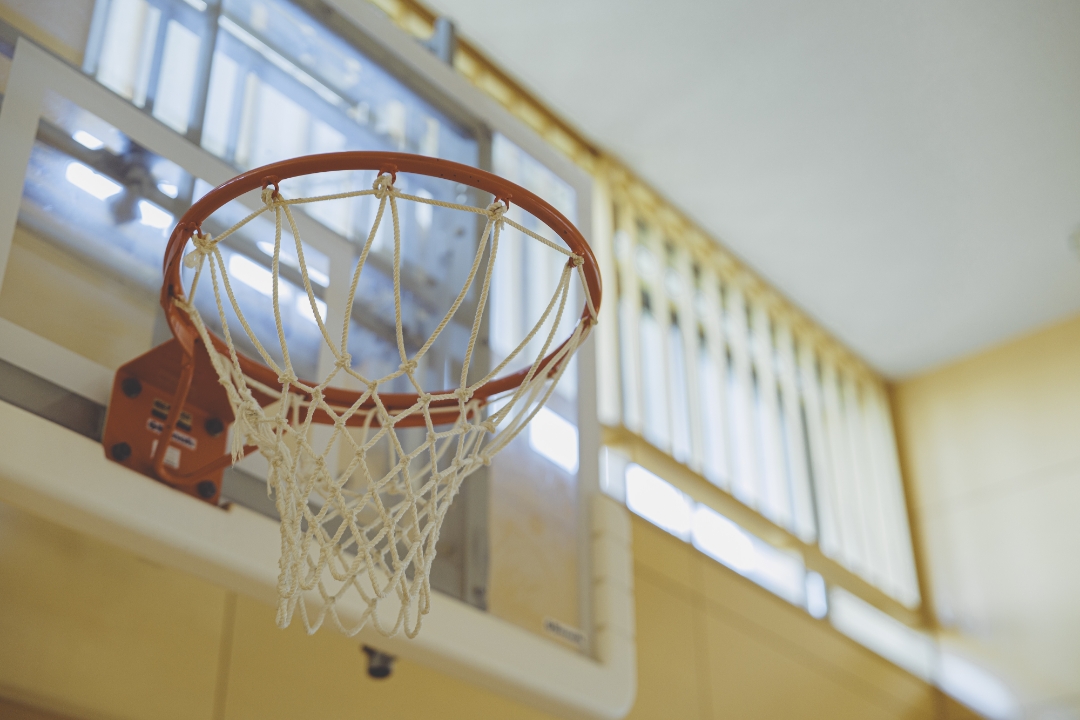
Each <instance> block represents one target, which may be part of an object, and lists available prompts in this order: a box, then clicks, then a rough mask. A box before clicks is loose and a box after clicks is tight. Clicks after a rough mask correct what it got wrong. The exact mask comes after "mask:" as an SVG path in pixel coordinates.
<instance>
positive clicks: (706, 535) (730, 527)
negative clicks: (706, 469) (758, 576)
mask: <svg viewBox="0 0 1080 720" xmlns="http://www.w3.org/2000/svg"><path fill="white" fill-rule="evenodd" d="M693 541H694V547H696V548H697V549H698V550H701V551H702V552H703V553H705V554H706V555H708V556H709V557H711V558H713V559H715V560H719V561H720V562H722V563H723V564H725V565H727V566H728V567H730V568H731V569H732V570H735V571H736V572H740V573H743V574H745V573H748V572H750V571H751V570H753V569H754V567H755V566H756V565H757V553H756V552H755V550H754V544H753V543H752V542H751V541H750V538H749V537H747V535H746V533H744V532H743V531H742V530H741V529H740V528H739V526H738V525H736V524H735V523H733V522H731V521H730V520H728V519H727V518H726V517H724V516H723V515H721V514H720V513H718V512H716V511H715V510H712V509H710V508H708V507H705V506H704V505H698V506H697V510H696V511H695V512H694V526H693Z"/></svg>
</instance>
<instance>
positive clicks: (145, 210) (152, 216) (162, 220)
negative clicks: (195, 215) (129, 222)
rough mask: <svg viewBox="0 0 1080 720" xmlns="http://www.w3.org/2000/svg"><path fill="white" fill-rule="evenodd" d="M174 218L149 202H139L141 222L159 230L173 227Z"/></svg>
mask: <svg viewBox="0 0 1080 720" xmlns="http://www.w3.org/2000/svg"><path fill="white" fill-rule="evenodd" d="M172 221H173V216H172V215H171V214H169V213H167V212H165V211H164V210H162V209H161V208H159V207H158V206H157V205H155V204H154V203H152V202H149V201H147V200H140V201H139V222H141V223H142V224H143V225H147V226H149V227H152V228H157V229H158V230H164V229H166V228H168V227H169V226H170V225H172Z"/></svg>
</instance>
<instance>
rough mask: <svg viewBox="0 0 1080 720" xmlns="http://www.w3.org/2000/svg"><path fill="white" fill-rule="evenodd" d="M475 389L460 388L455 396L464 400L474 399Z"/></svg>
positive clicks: (455, 392)
mask: <svg viewBox="0 0 1080 720" xmlns="http://www.w3.org/2000/svg"><path fill="white" fill-rule="evenodd" d="M472 396H473V389H472V388H464V387H463V388H458V389H457V390H455V391H454V397H456V398H457V399H458V400H461V401H462V402H469V401H470V400H472Z"/></svg>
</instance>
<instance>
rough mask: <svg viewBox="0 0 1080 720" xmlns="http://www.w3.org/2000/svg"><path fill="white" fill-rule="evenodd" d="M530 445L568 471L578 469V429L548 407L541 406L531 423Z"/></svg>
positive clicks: (535, 450)
mask: <svg viewBox="0 0 1080 720" xmlns="http://www.w3.org/2000/svg"><path fill="white" fill-rule="evenodd" d="M529 447H531V448H532V449H533V451H534V452H537V453H539V454H541V455H543V456H544V457H546V458H547V459H548V460H550V461H551V462H553V463H555V464H556V465H558V466H559V467H561V468H562V469H563V470H565V471H566V472H569V473H572V472H577V469H578V430H577V428H576V427H574V424H573V423H571V422H570V421H569V420H566V419H565V418H563V417H562V416H561V415H559V414H558V413H556V412H555V411H553V410H549V409H548V408H546V407H545V408H540V411H539V412H537V413H536V415H535V416H534V417H533V419H532V421H531V422H530V423H529Z"/></svg>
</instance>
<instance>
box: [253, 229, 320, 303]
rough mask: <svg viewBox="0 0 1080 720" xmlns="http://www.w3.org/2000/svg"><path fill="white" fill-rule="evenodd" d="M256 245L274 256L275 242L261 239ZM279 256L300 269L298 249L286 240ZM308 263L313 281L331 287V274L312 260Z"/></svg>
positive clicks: (270, 255)
mask: <svg viewBox="0 0 1080 720" xmlns="http://www.w3.org/2000/svg"><path fill="white" fill-rule="evenodd" d="M255 245H256V246H257V247H258V248H259V249H260V250H262V251H263V252H264V253H265V254H266V256H267V257H274V243H272V242H270V241H269V240H260V241H259V242H257V243H255ZM307 255H308V253H307V250H306V249H305V251H304V257H307ZM278 257H279V259H280V260H281V262H283V263H285V264H286V265H288V266H290V267H294V268H296V269H297V270H299V269H300V260H299V259H297V257H296V251H295V250H293V249H292V248H290V247H289V246H287V245H285V244H284V242H283V243H282V246H281V254H280V255H279V256H278ZM306 264H307V273H308V277H309V278H310V279H311V282H313V283H316V284H318V285H322V286H323V287H329V286H330V278H329V276H327V274H326V273H324V272H322V271H321V270H318V269H316V268H314V267H312V266H311V262H310V260H309V262H307V263H306ZM323 317H325V313H324V315H323Z"/></svg>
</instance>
